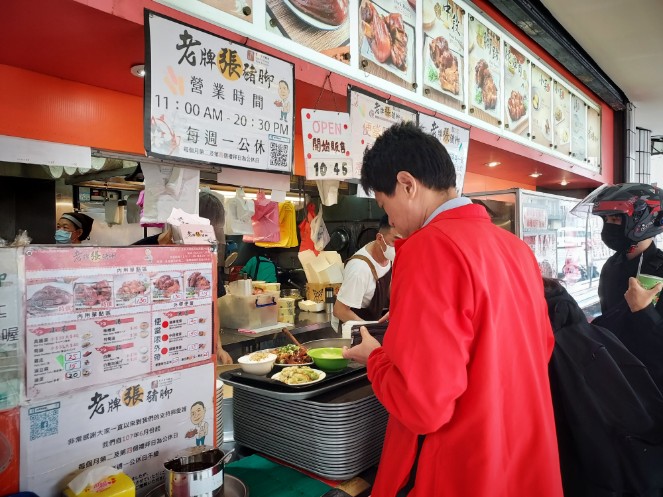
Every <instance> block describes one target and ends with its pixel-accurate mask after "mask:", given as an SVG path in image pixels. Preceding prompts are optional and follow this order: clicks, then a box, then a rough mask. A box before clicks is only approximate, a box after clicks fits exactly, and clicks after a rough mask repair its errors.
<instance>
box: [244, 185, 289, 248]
mask: <svg viewBox="0 0 663 497" xmlns="http://www.w3.org/2000/svg"><path fill="white" fill-rule="evenodd" d="M254 205H255V213H254V214H253V217H252V218H251V223H252V225H253V236H251V235H244V238H243V241H245V242H278V241H279V240H280V239H281V230H280V227H279V204H278V203H277V202H274V201H273V200H269V199H268V198H267V197H265V192H263V191H262V190H260V191H259V192H258V193H257V195H256V199H255V201H254Z"/></svg>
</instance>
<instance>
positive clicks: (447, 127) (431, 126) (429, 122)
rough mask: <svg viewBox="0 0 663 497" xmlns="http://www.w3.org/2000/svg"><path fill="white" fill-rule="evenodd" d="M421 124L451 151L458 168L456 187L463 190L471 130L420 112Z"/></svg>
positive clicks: (450, 154) (459, 191)
mask: <svg viewBox="0 0 663 497" xmlns="http://www.w3.org/2000/svg"><path fill="white" fill-rule="evenodd" d="M419 126H421V129H423V130H424V131H425V132H426V133H430V134H431V135H433V136H434V137H435V138H437V139H438V140H439V141H440V143H442V145H444V148H446V149H447V152H449V157H451V162H453V164H454V168H456V189H457V190H458V194H461V193H462V192H463V183H464V182H465V171H466V170H467V151H468V149H469V145H470V130H469V129H466V128H461V127H460V126H456V125H455V124H451V123H448V122H447V121H444V120H442V119H438V118H437V117H433V116H429V115H428V114H419Z"/></svg>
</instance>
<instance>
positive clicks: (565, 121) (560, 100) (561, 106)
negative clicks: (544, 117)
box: [553, 81, 571, 154]
mask: <svg viewBox="0 0 663 497" xmlns="http://www.w3.org/2000/svg"><path fill="white" fill-rule="evenodd" d="M553 89H554V90H553V130H554V133H555V148H556V149H557V151H558V152H561V153H563V154H569V152H570V151H571V128H570V126H569V121H570V120H571V111H570V104H571V98H570V97H571V94H570V93H569V90H567V89H566V87H565V86H564V85H563V84H561V83H560V82H559V81H555V82H554V84H553Z"/></svg>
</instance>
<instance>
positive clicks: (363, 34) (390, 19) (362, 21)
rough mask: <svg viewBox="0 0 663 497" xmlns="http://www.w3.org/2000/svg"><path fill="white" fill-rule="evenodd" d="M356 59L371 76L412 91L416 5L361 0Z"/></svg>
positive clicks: (399, 1)
mask: <svg viewBox="0 0 663 497" xmlns="http://www.w3.org/2000/svg"><path fill="white" fill-rule="evenodd" d="M358 3H359V57H360V60H361V66H362V68H363V69H364V70H365V71H366V72H368V73H371V74H375V75H376V76H378V77H380V78H382V79H386V80H387V81H391V82H393V83H397V84H400V85H401V86H404V87H405V88H409V89H412V83H414V82H415V74H416V72H415V69H416V67H415V57H414V53H415V50H414V47H415V29H414V25H415V17H416V15H415V7H414V5H415V2H414V1H412V0H408V1H405V0H360V1H359V2H358Z"/></svg>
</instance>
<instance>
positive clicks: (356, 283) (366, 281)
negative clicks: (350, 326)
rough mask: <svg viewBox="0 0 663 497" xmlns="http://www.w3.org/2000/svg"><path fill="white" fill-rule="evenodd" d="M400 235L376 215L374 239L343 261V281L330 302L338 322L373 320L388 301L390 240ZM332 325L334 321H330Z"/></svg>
mask: <svg viewBox="0 0 663 497" xmlns="http://www.w3.org/2000/svg"><path fill="white" fill-rule="evenodd" d="M398 238H400V235H399V234H398V233H397V232H396V229H395V228H393V227H392V226H391V225H390V224H389V218H388V217H387V216H383V217H382V219H380V225H379V227H378V233H377V235H376V236H375V240H373V241H372V242H370V243H367V244H366V245H364V246H363V247H362V248H360V249H359V250H358V251H357V252H356V253H355V255H353V256H352V257H350V258H349V259H348V260H347V261H346V263H345V271H344V273H343V284H342V285H341V288H340V289H339V291H338V295H337V296H336V302H335V303H334V317H335V318H336V319H338V320H340V321H341V322H346V321H377V320H378V319H379V318H380V316H382V313H383V310H384V309H385V308H386V307H387V305H388V303H389V290H390V286H391V263H392V262H393V260H394V258H395V257H396V249H395V248H394V242H395V240H396V239H398ZM332 326H333V327H336V326H335V321H333V322H332Z"/></svg>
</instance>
